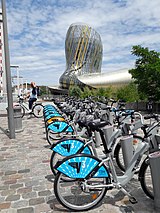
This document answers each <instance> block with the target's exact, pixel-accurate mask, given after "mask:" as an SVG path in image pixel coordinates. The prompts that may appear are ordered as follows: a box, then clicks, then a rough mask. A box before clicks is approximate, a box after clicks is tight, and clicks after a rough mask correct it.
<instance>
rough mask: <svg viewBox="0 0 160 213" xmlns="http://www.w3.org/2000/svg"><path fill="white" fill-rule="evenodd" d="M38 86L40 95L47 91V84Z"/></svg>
mask: <svg viewBox="0 0 160 213" xmlns="http://www.w3.org/2000/svg"><path fill="white" fill-rule="evenodd" d="M39 88H40V95H46V94H48V93H49V90H48V87H47V86H39Z"/></svg>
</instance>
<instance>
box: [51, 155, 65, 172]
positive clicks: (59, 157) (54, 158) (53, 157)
mask: <svg viewBox="0 0 160 213" xmlns="http://www.w3.org/2000/svg"><path fill="white" fill-rule="evenodd" d="M63 158H64V156H62V155H59V154H58V153H57V152H54V151H53V152H52V155H51V159H50V168H51V171H52V172H53V174H54V175H56V174H57V170H55V169H54V166H55V165H56V163H57V162H58V161H59V160H62V159H63Z"/></svg>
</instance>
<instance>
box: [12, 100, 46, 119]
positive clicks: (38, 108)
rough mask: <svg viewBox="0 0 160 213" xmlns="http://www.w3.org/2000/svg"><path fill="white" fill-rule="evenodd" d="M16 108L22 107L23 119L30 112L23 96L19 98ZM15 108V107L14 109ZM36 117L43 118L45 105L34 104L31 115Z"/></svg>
mask: <svg viewBox="0 0 160 213" xmlns="http://www.w3.org/2000/svg"><path fill="white" fill-rule="evenodd" d="M14 106H20V107H21V117H22V118H23V117H24V115H25V114H26V112H29V111H30V110H29V108H28V104H27V103H25V102H24V98H23V97H22V96H18V101H17V103H16V104H14ZM14 106H13V107H14ZM29 114H32V115H34V116H35V117H36V118H42V117H43V104H42V103H40V102H34V103H33V107H32V111H31V112H30V113H29Z"/></svg>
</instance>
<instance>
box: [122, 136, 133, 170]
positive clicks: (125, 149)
mask: <svg viewBox="0 0 160 213" xmlns="http://www.w3.org/2000/svg"><path fill="white" fill-rule="evenodd" d="M120 143H121V146H122V154H123V161H124V166H125V169H127V167H128V166H129V163H130V161H131V159H132V157H133V136H132V135H130V136H123V137H122V138H121V140H120Z"/></svg>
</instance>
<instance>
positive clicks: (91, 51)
mask: <svg viewBox="0 0 160 213" xmlns="http://www.w3.org/2000/svg"><path fill="white" fill-rule="evenodd" d="M65 54H66V70H65V72H64V73H63V75H62V76H61V77H60V80H59V82H60V87H61V89H68V88H69V86H70V85H74V84H76V85H78V86H81V87H83V86H86V85H87V86H90V87H93V88H97V87H107V86H109V85H113V86H121V85H124V84H127V83H129V82H130V81H131V75H130V74H129V73H128V70H127V69H125V70H117V71H114V72H107V73H101V65H102V54H103V47H102V41H101V37H100V35H99V34H98V33H97V32H96V31H95V30H94V29H93V28H91V27H90V26H89V25H87V24H83V23H76V24H72V25H71V26H70V27H69V29H68V31H67V35H66V40H65Z"/></svg>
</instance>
